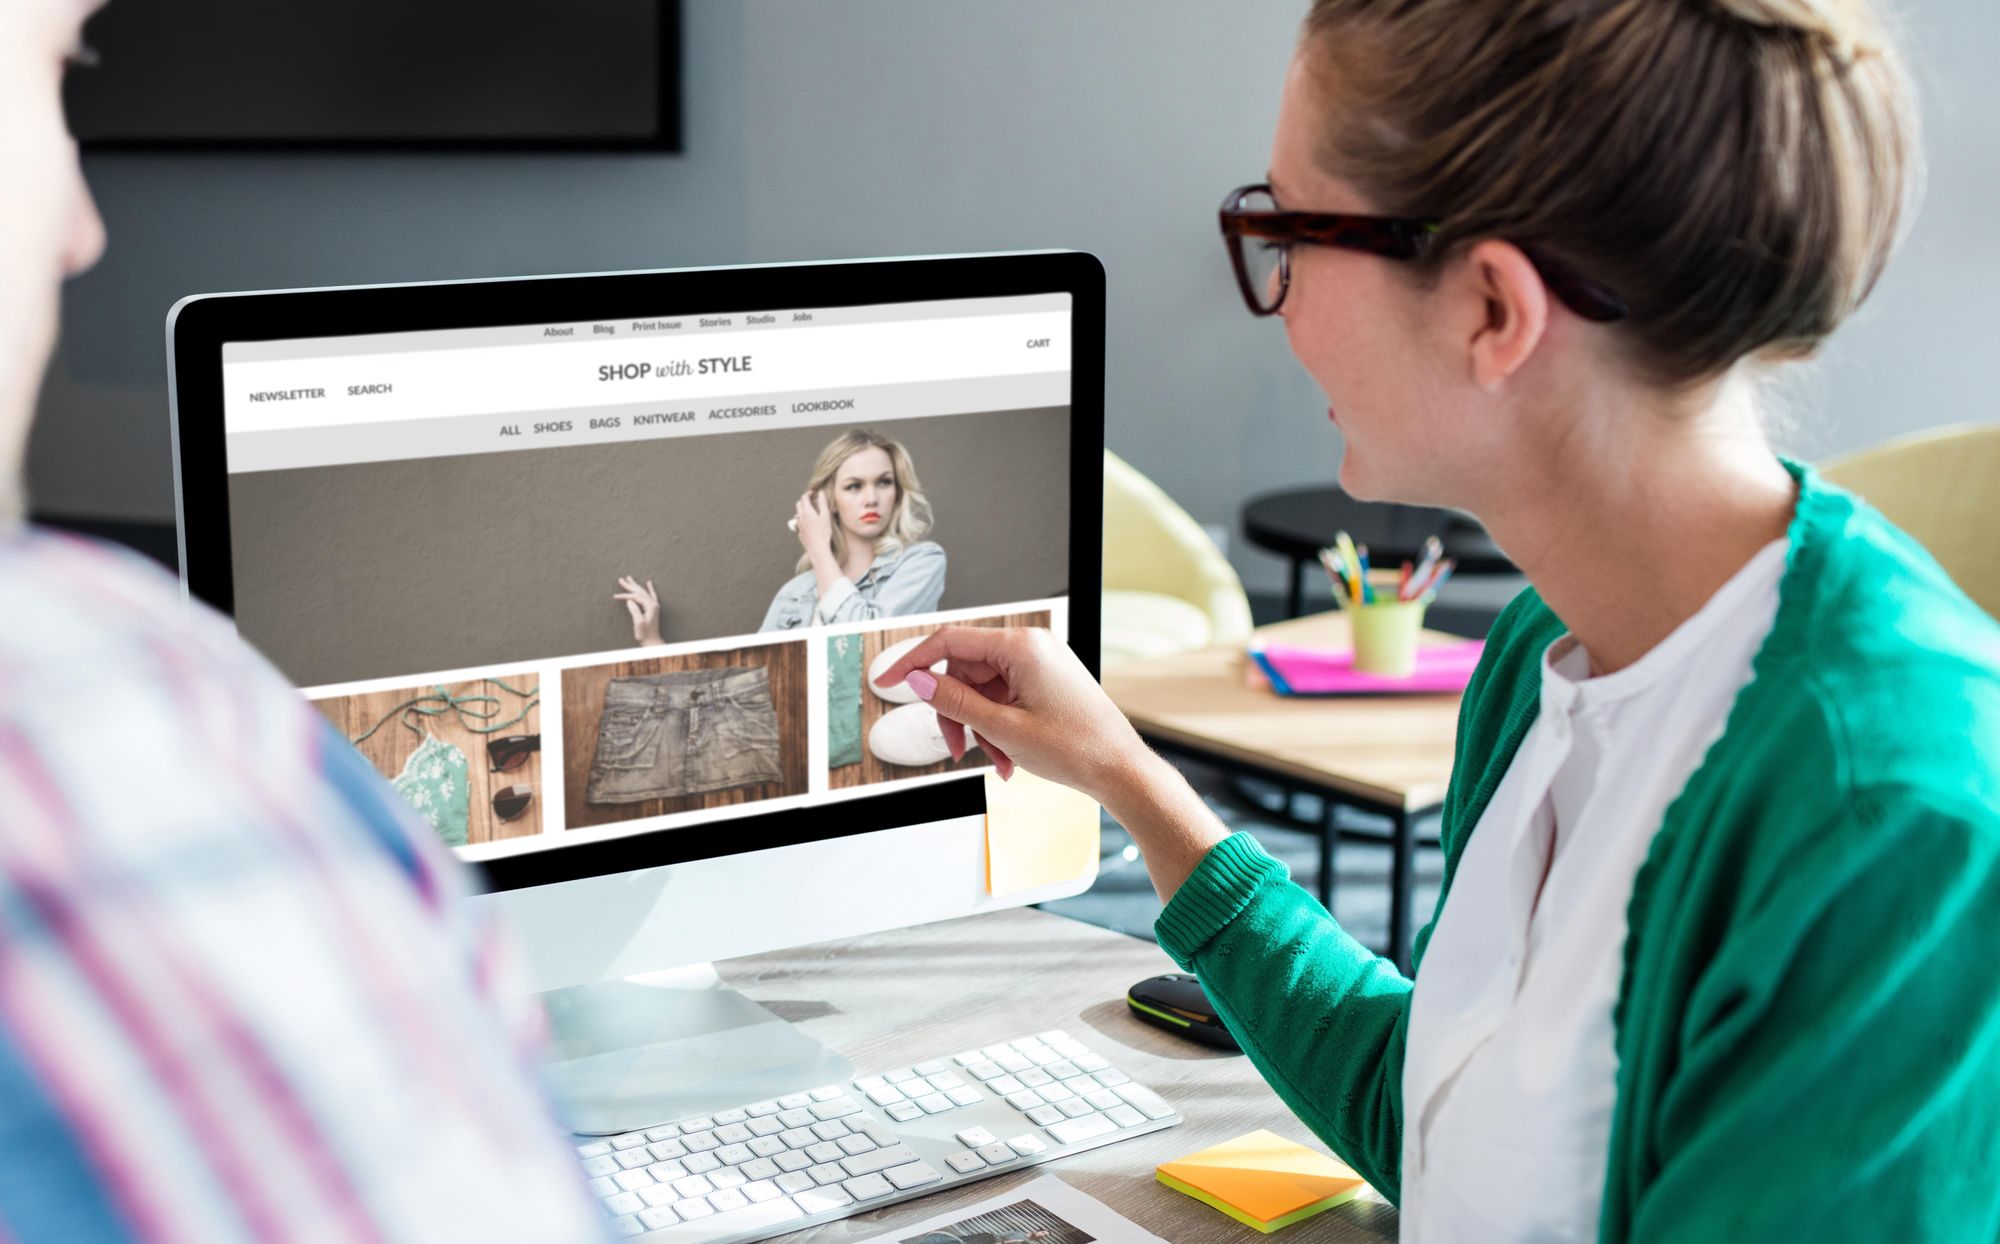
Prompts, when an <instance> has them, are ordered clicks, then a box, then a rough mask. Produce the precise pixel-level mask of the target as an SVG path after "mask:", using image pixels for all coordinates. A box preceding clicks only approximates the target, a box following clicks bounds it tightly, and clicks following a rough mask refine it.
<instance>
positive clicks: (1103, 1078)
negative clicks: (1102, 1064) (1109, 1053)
mask: <svg viewBox="0 0 2000 1244" xmlns="http://www.w3.org/2000/svg"><path fill="white" fill-rule="evenodd" d="M1096 1079H1097V1082H1098V1083H1099V1084H1102V1085H1103V1086H1104V1087H1105V1088H1117V1087H1118V1086H1119V1085H1121V1084H1129V1083H1131V1081H1132V1077H1131V1076H1128V1075H1126V1074H1125V1073H1124V1072H1122V1071H1120V1070H1118V1068H1116V1067H1106V1068H1105V1069H1104V1070H1102V1071H1100V1072H1098V1073H1097V1076H1096Z"/></svg>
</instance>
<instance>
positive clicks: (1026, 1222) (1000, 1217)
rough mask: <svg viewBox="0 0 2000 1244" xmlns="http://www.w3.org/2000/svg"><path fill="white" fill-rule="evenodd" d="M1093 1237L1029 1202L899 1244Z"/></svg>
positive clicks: (1054, 1241) (1077, 1243)
mask: <svg viewBox="0 0 2000 1244" xmlns="http://www.w3.org/2000/svg"><path fill="white" fill-rule="evenodd" d="M1096 1239H1097V1237H1096V1236H1094V1235H1092V1234H1090V1233H1089V1232H1088V1231H1085V1230H1084V1229H1083V1228H1081V1227H1078V1226H1073V1225H1071V1224H1070V1223H1068V1222H1065V1221H1064V1220H1063V1219H1062V1218H1060V1217H1058V1216H1057V1215H1056V1214H1055V1213H1054V1212H1053V1211H1051V1210H1048V1209H1044V1208H1043V1207H1042V1206H1041V1205H1040V1204H1039V1203H1037V1202H1035V1201H1031V1200H1021V1201H1016V1202H1014V1203H1013V1204H1012V1205H1003V1206H1001V1207H1000V1208H998V1209H993V1210H988V1211H987V1212H985V1213H983V1214H979V1215H977V1216H975V1217H972V1218H963V1219H960V1220H959V1221H957V1222H954V1223H952V1224H951V1225H950V1226H945V1227H934V1228H932V1229H931V1230H929V1231H926V1232H924V1233H923V1234H922V1235H913V1236H910V1237H908V1238H907V1239H904V1240H901V1241H899V1244H1028V1242H1029V1241H1031V1240H1032V1241H1034V1244H1094V1241H1095V1240H1096Z"/></svg>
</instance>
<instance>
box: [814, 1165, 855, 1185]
mask: <svg viewBox="0 0 2000 1244" xmlns="http://www.w3.org/2000/svg"><path fill="white" fill-rule="evenodd" d="M806 1174H808V1175H811V1176H812V1178H813V1182H814V1183H816V1184H818V1185H820V1186H821V1187H822V1188H823V1187H825V1186H826V1185H828V1184H837V1183H839V1182H841V1181H842V1180H844V1179H846V1178H847V1172H846V1171H844V1170H842V1169H840V1163H838V1162H825V1163H822V1164H820V1165H818V1166H815V1167H813V1168H812V1169H811V1170H809V1171H807V1172H806Z"/></svg>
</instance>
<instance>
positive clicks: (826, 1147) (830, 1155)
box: [806, 1140, 846, 1162]
mask: <svg viewBox="0 0 2000 1244" xmlns="http://www.w3.org/2000/svg"><path fill="white" fill-rule="evenodd" d="M806 1156H807V1157H809V1158H811V1159H812V1160H813V1161H815V1162H838V1161H839V1160H840V1159H841V1158H842V1157H845V1156H846V1155H845V1154H844V1153H843V1152H842V1151H841V1148H840V1146H839V1145H836V1144H834V1143H833V1142H832V1141H830V1140H822V1141H820V1142H819V1143H818V1144H816V1145H807V1146H806Z"/></svg>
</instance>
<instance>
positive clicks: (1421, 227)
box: [1222, 185, 1632, 324]
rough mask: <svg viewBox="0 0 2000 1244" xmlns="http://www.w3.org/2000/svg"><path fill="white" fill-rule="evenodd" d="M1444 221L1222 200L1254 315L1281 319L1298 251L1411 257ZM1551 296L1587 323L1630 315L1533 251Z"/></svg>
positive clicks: (1265, 192)
mask: <svg viewBox="0 0 2000 1244" xmlns="http://www.w3.org/2000/svg"><path fill="white" fill-rule="evenodd" d="M1437 230H1438V222H1437V221H1435V220H1421V219H1413V218H1398V217H1393V216H1350V215H1345V214H1342V213H1339V212H1288V211H1284V210H1282V209H1280V208H1279V207H1278V200H1277V197H1276V196H1275V195H1273V194H1272V193H1271V187H1269V186H1267V185H1256V186H1244V187H1242V188H1240V189H1237V190H1232V191H1230V192H1229V197H1228V198H1226V199H1224V200H1223V201H1222V241H1223V245H1224V246H1226V247H1228V248H1229V262H1230V264H1231V265H1232V266H1233V267H1234V268H1235V269H1236V283H1237V285H1238V286H1240V287H1241V288H1242V290H1243V301H1244V302H1245V303H1247V304H1249V307H1250V313H1251V314H1252V315H1275V314H1277V311H1278V308H1279V307H1282V306H1284V305H1285V294H1286V292H1287V291H1289V290H1290V289H1291V285H1292V247H1294V246H1296V245H1299V244H1300V243H1305V244H1307V245H1311V246H1338V247H1341V248H1342V249H1344V250H1351V251H1361V252H1363V253H1365V254H1369V255H1379V256H1381V257H1382V258H1384V259H1400V260H1409V259H1416V258H1418V257H1419V256H1421V255H1422V254H1423V253H1424V252H1425V250H1427V249H1428V248H1429V247H1430V245H1431V239H1432V237H1433V236H1435V235H1436V233H1437ZM1521 253H1522V254H1524V255H1526V256H1527V257H1528V262H1529V263H1532V264H1534V265H1535V271H1536V272H1538V273H1540V274H1541V277H1542V281H1543V283H1544V284H1546V285H1547V286H1548V287H1549V292H1550V293H1552V294H1554V295H1555V296H1556V297H1557V298H1558V299H1560V300H1561V301H1562V303H1563V305H1564V306H1566V307H1568V308H1569V309H1570V310H1572V311H1574V312H1576V313H1577V314H1578V315H1580V316H1582V317H1583V318H1584V319H1586V320H1594V321H1596V322H1598V323H1600V324H1602V323H1609V322H1610V321H1612V320H1622V319H1624V318H1625V317H1626V316H1628V315H1630V314H1631V313H1632V312H1631V308H1630V307H1628V306H1626V305H1625V300H1624V299H1623V298H1620V297H1619V296H1618V295H1616V294H1614V293H1612V292H1611V291H1610V290H1608V289H1606V288H1604V287H1603V286H1602V285H1599V284H1597V283H1596V282H1595V281H1591V280H1589V279H1587V278H1585V277H1581V276H1578V275H1577V274H1576V273H1574V272H1571V271H1570V270H1569V269H1567V268H1565V267H1563V266H1562V265H1561V264H1559V263H1556V262H1555V261H1554V260H1551V259H1548V258H1546V257H1544V256H1541V255H1538V254H1536V253H1535V252H1534V251H1532V250H1530V249H1528V248H1527V247H1522V248H1521Z"/></svg>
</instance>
